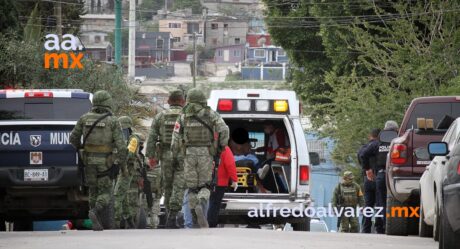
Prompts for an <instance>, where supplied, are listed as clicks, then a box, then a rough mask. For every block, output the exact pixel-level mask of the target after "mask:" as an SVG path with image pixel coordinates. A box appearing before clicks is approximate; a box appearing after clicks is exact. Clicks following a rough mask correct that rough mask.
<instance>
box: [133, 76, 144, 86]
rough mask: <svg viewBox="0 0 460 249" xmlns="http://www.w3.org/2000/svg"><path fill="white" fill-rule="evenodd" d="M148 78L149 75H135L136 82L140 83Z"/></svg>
mask: <svg viewBox="0 0 460 249" xmlns="http://www.w3.org/2000/svg"><path fill="white" fill-rule="evenodd" d="M146 79H147V76H136V77H134V83H136V84H138V85H140V84H142V83H143V82H144V81H145V80H146Z"/></svg>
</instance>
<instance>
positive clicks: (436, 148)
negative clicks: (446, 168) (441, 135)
mask: <svg viewBox="0 0 460 249" xmlns="http://www.w3.org/2000/svg"><path fill="white" fill-rule="evenodd" d="M428 153H430V156H433V157H434V156H445V155H447V154H448V153H449V149H448V147H447V144H446V143H445V142H431V143H429V144H428Z"/></svg>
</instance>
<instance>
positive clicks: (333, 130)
mask: <svg viewBox="0 0 460 249" xmlns="http://www.w3.org/2000/svg"><path fill="white" fill-rule="evenodd" d="M264 2H265V3H266V4H267V14H268V15H269V18H268V19H267V24H268V26H269V31H270V34H271V35H272V37H273V39H274V41H275V42H276V43H277V44H279V45H281V46H282V47H283V48H284V49H285V50H286V51H287V52H288V54H289V56H290V59H291V61H292V63H293V64H294V65H295V66H296V68H295V69H294V72H293V76H292V82H291V83H292V87H293V88H294V89H295V90H296V91H297V92H298V94H299V95H300V96H301V97H302V98H303V100H304V101H305V103H306V111H307V113H308V114H309V116H310V118H311V120H312V123H313V125H314V127H315V128H321V131H322V132H323V135H327V136H331V137H332V138H334V139H335V140H336V142H337V143H336V148H335V151H334V154H333V156H334V158H335V160H336V162H339V163H345V164H347V163H353V162H355V160H356V158H355V157H354V155H355V154H356V150H357V149H358V147H359V145H360V144H361V143H363V142H365V140H366V134H367V133H368V131H369V130H370V129H371V128H374V127H376V128H382V126H383V124H384V122H385V121H386V120H388V119H393V120H396V121H399V122H400V121H401V119H402V117H403V116H404V111H405V108H406V107H407V105H408V104H409V103H410V101H411V100H412V99H413V98H415V97H419V96H428V95H438V94H456V93H458V91H459V90H460V87H459V80H458V71H457V69H458V68H459V66H460V58H459V57H458V56H456V53H457V52H456V51H459V49H460V47H459V46H460V43H459V42H458V39H459V37H460V36H459V34H460V33H459V32H460V29H459V28H460V27H459V26H460V22H459V20H458V18H459V17H458V13H457V12H458V7H459V5H460V1H447V0H439V1H424V2H421V1H416V2H407V1H402V0H400V1H391V2H390V1H378V2H377V1H349V0H342V1H339V2H337V1H336V0H328V1H319V0H318V1H316V0H311V1H308V0H304V1H298V2H292V1H272V0H264ZM376 3H377V4H376Z"/></svg>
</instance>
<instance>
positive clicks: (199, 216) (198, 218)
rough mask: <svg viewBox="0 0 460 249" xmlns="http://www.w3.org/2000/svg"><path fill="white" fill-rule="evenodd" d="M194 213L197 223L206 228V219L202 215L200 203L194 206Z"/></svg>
mask: <svg viewBox="0 0 460 249" xmlns="http://www.w3.org/2000/svg"><path fill="white" fill-rule="evenodd" d="M195 213H196V221H197V222H198V225H199V226H200V228H208V227H209V224H208V220H207V219H206V216H205V215H204V212H203V207H202V206H201V205H198V206H196V207H195Z"/></svg>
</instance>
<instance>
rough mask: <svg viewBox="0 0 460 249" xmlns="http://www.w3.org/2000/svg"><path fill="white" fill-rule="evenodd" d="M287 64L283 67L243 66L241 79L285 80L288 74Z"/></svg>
mask: <svg viewBox="0 0 460 249" xmlns="http://www.w3.org/2000/svg"><path fill="white" fill-rule="evenodd" d="M286 69H287V67H286V63H283V64H282V66H278V67H274V66H264V65H263V64H261V65H260V66H251V67H250V66H243V67H241V77H242V78H243V80H285V79H286V74H287V70H286Z"/></svg>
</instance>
